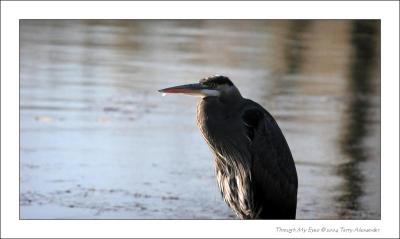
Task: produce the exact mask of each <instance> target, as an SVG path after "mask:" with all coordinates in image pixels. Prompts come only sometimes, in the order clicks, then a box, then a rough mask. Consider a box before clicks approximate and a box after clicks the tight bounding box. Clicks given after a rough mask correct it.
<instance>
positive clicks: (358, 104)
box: [338, 20, 380, 218]
mask: <svg viewBox="0 0 400 239" xmlns="http://www.w3.org/2000/svg"><path fill="white" fill-rule="evenodd" d="M379 24H380V23H379V22H378V21H367V20H365V21H354V22H353V23H352V28H351V44H352V45H353V49H354V50H353V57H352V61H351V65H350V67H349V69H350V73H349V88H348V96H349V100H348V106H347V109H346V113H347V118H346V121H345V124H344V128H343V130H342V137H341V141H340V146H341V149H342V151H343V153H344V155H345V156H347V160H346V162H345V163H342V164H340V165H339V167H338V173H339V174H340V175H341V176H343V179H344V183H343V185H342V186H343V188H342V189H341V193H342V194H341V196H340V197H338V200H339V202H340V204H341V211H340V216H341V217H342V218H351V217H354V215H349V214H351V213H358V214H360V212H361V213H362V211H360V206H361V205H360V198H361V197H362V195H363V194H365V191H364V187H365V185H364V184H365V177H368V175H365V173H364V172H363V171H362V169H361V168H360V164H362V163H363V162H365V161H366V160H367V159H368V157H370V154H369V150H370V149H369V148H368V146H366V144H365V138H366V137H367V136H368V134H370V133H371V131H372V128H371V127H370V123H369V122H370V120H371V116H370V115H371V113H372V115H373V116H374V114H373V112H371V99H373V98H374V94H376V92H379V91H380V90H379V88H377V87H376V85H375V84H373V81H374V79H373V78H372V76H374V71H376V68H375V67H376V65H377V63H378V64H379V59H380V56H379V53H377V49H379V45H378V39H377V36H379ZM376 144H377V147H379V148H380V146H379V145H378V144H380V142H376ZM378 150H379V149H378Z"/></svg>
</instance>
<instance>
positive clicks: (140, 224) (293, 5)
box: [1, 1, 399, 238]
mask: <svg viewBox="0 0 400 239" xmlns="http://www.w3.org/2000/svg"><path fill="white" fill-rule="evenodd" d="M1 5H2V7H1V70H2V72H1V116H2V118H1V139H2V140H1V143H2V145H1V166H2V167H1V202H2V205H1V219H2V221H1V237H7V238H10V237H29V238H33V237H41V238H47V237H52V238H54V237H76V236H79V237H96V238H104V237H134V236H136V237H189V236H194V237H232V238H235V237H294V236H296V237H307V238H310V237H346V238H348V237H365V238H367V237H397V236H398V235H399V197H398V196H399V135H398V133H399V127H398V126H399V101H398V100H399V68H398V67H399V56H398V52H399V45H398V44H399V15H398V9H399V4H398V2H379V1H378V2H343V1H341V2H298V1H296V2H259V1H257V2H165V1H162V2H4V1H3V2H2V4H1ZM23 18H25V19H26V18H55V19H59V18H66V19H70V18H74V19H83V18H86V19H88V18H102V19H103V18H113V19H126V18H130V19H132V18H142V19H148V18H149V19H152V18H158V19H187V18H191V19H203V18H204V19H209V18H212V19H221V18H224V19H225V18H237V19H239V18H247V19H249V18H250V19H266V18H267V19H268V18H275V19H287V18H292V19H293V18H299V19H300V18H320V19H338V18H356V19H363V18H369V19H371V18H373V19H382V22H381V23H382V41H381V44H382V86H381V87H382V101H381V102H382V108H381V110H382V121H381V124H382V212H381V213H382V220H369V221H368V220H367V221H361V220H360V221H355V220H351V221H344V220H333V221H327V220H311V221H310V220H298V221H236V220H233V221H215V220H213V221H207V220H203V221H182V220H179V221H177V220H168V221H165V220H164V221H153V220H147V221H141V220H136V221H128V220H123V221H121V220H111V221H106V220H102V221H90V220H88V221H77V220H71V221H52V220H46V221H20V220H18V207H19V202H18V153H19V144H18V130H19V128H18V127H19V126H18V108H19V105H18V90H19V86H18V69H19V68H18V67H19V66H18V53H19V49H18V39H19V38H18V27H19V19H23ZM277 226H281V227H286V228H290V227H299V226H302V227H305V228H308V227H309V226H312V227H315V228H317V227H321V228H322V227H335V228H340V227H341V226H352V227H356V226H362V227H377V228H379V229H380V232H379V233H377V234H374V233H370V234H365V233H351V234H348V233H339V234H336V233H334V234H329V233H312V234H311V233H291V234H285V233H278V232H277V231H276V227H277Z"/></svg>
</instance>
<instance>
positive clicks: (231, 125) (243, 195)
mask: <svg viewBox="0 0 400 239" xmlns="http://www.w3.org/2000/svg"><path fill="white" fill-rule="evenodd" d="M189 88H190V89H191V91H189V92H188V91H184V92H182V90H180V91H176V89H186V90H187V89H189ZM162 92H171V93H181V92H182V93H187V94H192V95H193V94H196V93H197V94H198V95H201V96H202V97H203V98H202V99H201V100H200V102H199V104H198V107H197V122H198V126H199V128H200V130H201V132H202V134H203V137H204V139H205V140H206V142H207V143H208V145H209V146H210V148H211V150H212V151H213V153H214V155H215V171H216V176H217V182H218V185H219V187H220V189H221V193H222V196H223V198H224V200H225V201H226V202H227V204H228V205H229V206H230V207H231V208H232V209H233V210H234V211H235V213H236V214H237V215H238V216H239V217H240V218H243V219H294V218H295V217H296V204H297V184H298V182H297V173H296V168H295V164H294V161H293V158H292V155H291V152H290V149H289V146H288V144H287V142H286V139H285V137H284V136H283V134H282V131H281V130H280V128H279V126H278V124H277V123H276V121H275V120H274V118H273V117H272V116H271V114H269V113H268V111H266V110H265V109H264V108H263V107H262V106H260V105H259V104H257V103H255V102H253V101H251V100H248V99H245V98H243V97H242V96H241V94H240V92H239V90H238V89H237V88H236V87H235V86H234V85H233V84H232V82H231V81H230V80H229V78H228V77H224V76H214V77H208V78H205V79H203V80H201V81H200V83H199V84H196V85H187V86H179V87H178V88H176V87H172V88H168V89H164V90H162Z"/></svg>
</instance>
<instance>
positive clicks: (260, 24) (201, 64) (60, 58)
mask: <svg viewBox="0 0 400 239" xmlns="http://www.w3.org/2000/svg"><path fill="white" fill-rule="evenodd" d="M379 39H380V25H379V22H378V21H347V20H346V21H344V20H343V21H332V20H326V21H321V20H315V21H286V20H279V21H277V20H275V21H272V20H247V21H244V20H236V21H228V20H203V21H194V20H192V21H188V20H181V21H179V20H176V21H162V20H157V21H156V20H124V21H115V20H101V21H100V20H82V21H80V20H21V22H20V217H21V218H22V219H38V218H41V219H100V218H106V219H232V218H235V215H233V213H232V212H231V210H230V209H229V208H228V207H227V206H226V205H225V203H224V202H223V200H222V198H221V196H220V193H219V190H218V188H217V184H216V182H215V176H214V168H213V159H212V154H211V152H210V150H209V149H208V147H207V145H206V143H205V142H204V141H203V139H202V137H201V135H200V132H199V130H198V129H197V127H196V119H195V117H196V102H197V99H195V98H191V97H188V96H181V95H168V96H166V97H162V96H161V95H160V94H159V93H158V92H157V90H158V89H161V88H165V87H167V86H172V85H177V84H186V83H192V82H196V81H198V80H199V79H200V78H202V77H205V76H208V75H214V74H222V75H227V76H229V77H230V78H231V79H232V80H233V81H234V83H235V84H236V85H237V87H238V88H239V89H240V90H241V92H242V95H243V96H245V97H247V98H250V99H252V100H254V101H257V102H259V103H260V104H261V105H263V106H264V107H265V108H266V109H268V111H270V112H271V114H272V115H273V116H274V117H275V118H276V120H277V121H278V124H279V125H280V127H281V129H282V131H283V132H284V134H285V137H286V139H287V141H288V143H289V146H290V148H291V150H292V154H293V157H294V160H295V162H296V167H297V172H298V177H299V191H298V207H297V218H299V219H380V51H379V49H380V42H379Z"/></svg>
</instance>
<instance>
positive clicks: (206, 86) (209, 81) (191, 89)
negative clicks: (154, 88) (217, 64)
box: [159, 75, 241, 99]
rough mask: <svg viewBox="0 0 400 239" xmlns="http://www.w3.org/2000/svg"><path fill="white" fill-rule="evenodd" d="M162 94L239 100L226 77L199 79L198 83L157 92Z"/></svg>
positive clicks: (236, 92)
mask: <svg viewBox="0 0 400 239" xmlns="http://www.w3.org/2000/svg"><path fill="white" fill-rule="evenodd" d="M159 91H160V92H162V93H183V94H187V95H194V96H199V97H202V98H204V97H219V98H223V99H229V98H237V97H239V98H241V95H240V93H239V90H238V89H237V88H236V86H235V85H234V84H233V83H232V81H231V80H230V79H229V78H228V77H226V76H220V75H215V76H209V77H206V78H204V79H201V80H200V82H199V83H196V84H188V85H179V86H174V87H170V88H166V89H162V90H159Z"/></svg>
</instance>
